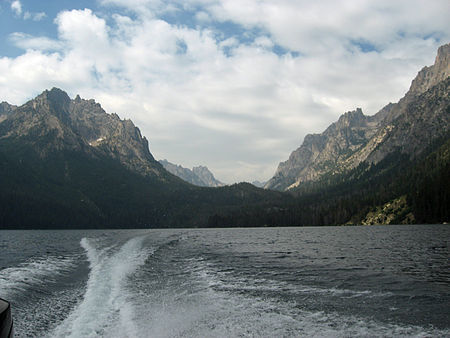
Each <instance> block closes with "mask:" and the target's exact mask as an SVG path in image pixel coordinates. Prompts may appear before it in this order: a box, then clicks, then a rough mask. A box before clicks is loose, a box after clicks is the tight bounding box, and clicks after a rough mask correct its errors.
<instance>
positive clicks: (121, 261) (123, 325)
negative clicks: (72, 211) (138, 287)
mask: <svg viewBox="0 0 450 338" xmlns="http://www.w3.org/2000/svg"><path fill="white" fill-rule="evenodd" d="M143 239H144V237H138V238H133V239H131V240H129V241H128V242H126V243H125V244H124V245H123V246H121V247H120V248H114V247H108V248H102V249H100V248H96V246H95V244H96V243H95V242H94V241H93V240H90V239H87V238H83V239H82V240H81V246H82V247H83V248H84V249H85V250H86V255H87V257H88V260H89V263H90V268H91V271H90V273H89V279H88V282H87V287H86V292H85V294H84V297H83V300H82V301H81V302H80V304H79V305H78V306H77V307H76V308H75V309H74V311H73V312H72V313H71V314H70V315H69V316H68V317H67V318H66V319H65V320H64V321H63V322H62V323H61V324H60V325H59V326H58V327H57V328H56V329H55V330H54V331H53V332H52V334H51V335H52V336H55V337H96V336H110V337H111V336H116V337H119V336H120V337H126V336H135V335H136V334H135V332H136V330H137V328H136V326H135V324H134V320H133V318H134V310H133V304H132V303H131V302H130V300H129V298H130V297H129V296H130V295H129V293H128V291H127V288H126V284H127V279H128V277H129V276H130V275H131V274H132V273H133V272H135V271H136V270H137V269H138V267H139V266H141V265H142V264H144V263H145V260H146V259H147V257H148V256H149V254H150V253H151V250H149V249H146V248H143V247H142V242H143Z"/></svg>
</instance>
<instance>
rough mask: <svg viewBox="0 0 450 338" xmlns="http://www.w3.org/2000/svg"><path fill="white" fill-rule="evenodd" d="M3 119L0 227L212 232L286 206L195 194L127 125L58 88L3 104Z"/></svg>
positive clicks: (238, 187) (247, 197)
mask: <svg viewBox="0 0 450 338" xmlns="http://www.w3.org/2000/svg"><path fill="white" fill-rule="evenodd" d="M0 116H1V120H0V177H1V180H0V229H6V228H27V229H36V228H40V229H43V228H44V229H47V228H117V227H118V228H143V227H144V228H148V227H198V226H216V225H217V224H218V218H219V217H220V215H222V214H233V213H236V212H239V210H240V209H241V208H243V207H245V208H251V209H253V208H262V209H263V210H265V209H267V208H271V207H273V205H278V204H282V203H284V202H286V201H288V200H289V199H291V197H289V196H286V195H282V194H280V193H275V192H267V191H264V190H262V189H257V188H255V187H253V186H251V185H250V184H235V185H232V186H229V187H223V188H216V189H210V188H202V187H196V186H193V185H191V184H189V183H187V182H185V181H183V180H181V179H180V178H178V177H176V176H175V175H172V174H171V173H169V172H168V171H167V170H165V169H164V168H163V166H162V165H161V164H160V163H159V162H158V161H156V160H155V159H154V157H153V155H152V154H151V152H150V150H149V147H148V141H147V140H146V138H145V137H142V135H141V133H140V131H139V129H138V128H137V127H136V126H135V125H134V124H133V123H132V122H131V121H130V120H121V119H120V118H119V116H117V115H116V114H108V113H106V112H105V111H104V110H103V109H102V108H101V106H100V104H98V103H96V102H95V101H94V100H84V99H81V98H80V97H79V96H77V97H76V98H75V99H70V98H69V96H68V95H67V94H66V93H65V92H64V91H62V90H60V89H57V88H53V89H52V90H49V91H48V90H46V91H44V92H43V93H42V94H40V95H39V96H37V97H36V98H34V99H32V100H30V101H28V102H26V103H25V104H23V105H21V106H18V107H15V106H12V105H9V104H7V103H3V104H1V111H0ZM202 171H203V170H202V169H201V168H200V170H199V171H198V172H202ZM259 222H260V223H259V225H262V224H265V223H267V220H266V219H261V220H260V221H259ZM263 222H264V223H263ZM235 224H236V225H241V226H249V225H258V224H257V223H255V222H254V221H253V220H251V219H247V218H242V219H241V220H240V221H239V222H236V223H235ZM221 225H224V223H223V222H222V223H221ZM225 225H234V224H228V223H226V224H225Z"/></svg>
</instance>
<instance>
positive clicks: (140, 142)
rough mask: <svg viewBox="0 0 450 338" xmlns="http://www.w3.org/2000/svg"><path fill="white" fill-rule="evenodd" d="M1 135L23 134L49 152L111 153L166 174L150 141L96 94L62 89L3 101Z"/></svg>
mask: <svg viewBox="0 0 450 338" xmlns="http://www.w3.org/2000/svg"><path fill="white" fill-rule="evenodd" d="M1 109H3V111H5V112H7V114H3V116H5V118H4V119H3V121H2V123H0V139H8V138H9V139H21V140H22V141H24V142H27V143H28V144H30V145H33V147H34V148H35V149H36V151H37V152H38V153H39V155H40V156H41V157H43V158H45V157H46V156H47V155H48V154H49V153H51V152H54V151H59V150H71V151H82V152H84V153H88V154H90V155H91V156H94V157H95V156H97V157H98V156H108V157H110V158H114V159H117V160H119V161H120V162H121V163H122V164H123V165H125V166H126V167H128V168H129V169H131V170H134V171H136V172H139V173H141V174H144V175H156V176H161V174H162V173H163V172H164V169H163V168H162V166H161V165H160V164H159V163H158V162H157V161H156V160H155V159H154V158H153V156H152V154H151V153H150V151H149V148H148V142H147V140H146V139H145V137H142V135H141V133H140V131H139V129H138V128H137V127H135V126H134V124H133V122H131V121H130V120H121V119H120V118H119V117H118V116H117V115H116V114H107V113H106V112H105V111H104V110H103V109H102V107H101V106H100V104H98V103H96V102H95V101H94V100H83V99H81V98H80V97H79V96H77V97H76V98H75V99H74V100H71V99H70V98H69V96H68V95H67V94H66V93H65V92H64V91H62V90H60V89H57V88H53V89H52V90H50V91H48V90H46V91H44V92H43V93H42V94H41V95H39V96H37V97H36V98H35V99H33V100H30V101H28V102H27V103H25V104H24V105H22V106H20V107H14V106H10V105H7V104H6V105H3V104H2V108H1Z"/></svg>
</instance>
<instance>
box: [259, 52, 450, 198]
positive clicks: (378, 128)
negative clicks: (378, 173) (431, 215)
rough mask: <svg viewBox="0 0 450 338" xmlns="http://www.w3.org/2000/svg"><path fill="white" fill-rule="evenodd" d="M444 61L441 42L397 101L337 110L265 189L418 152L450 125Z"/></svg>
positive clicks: (448, 70) (449, 57)
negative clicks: (370, 111) (373, 108)
mask: <svg viewBox="0 0 450 338" xmlns="http://www.w3.org/2000/svg"><path fill="white" fill-rule="evenodd" d="M449 61H450V44H446V45H444V46H442V47H440V48H439V50H438V54H437V56H436V60H435V63H434V65H432V66H430V67H424V68H423V69H422V70H421V71H420V72H419V73H418V75H417V77H416V78H415V79H414V80H413V81H412V84H411V88H410V89H409V91H408V92H407V93H406V95H405V96H404V97H403V98H402V99H401V100H400V101H399V102H398V103H395V104H393V103H389V104H388V105H386V106H385V107H384V108H383V109H381V110H380V111H379V112H378V113H377V114H375V115H374V116H365V115H364V114H363V113H362V110H361V109H360V108H358V109H356V110H354V111H351V112H347V113H345V114H343V115H342V116H341V117H340V118H339V120H338V121H336V122H335V123H333V124H331V125H330V126H329V127H328V128H327V129H326V130H325V131H324V132H323V133H322V134H314V135H307V136H306V137H305V140H304V142H303V144H302V145H301V146H300V147H299V148H298V149H297V150H295V151H293V152H292V153H291V155H290V157H289V159H288V160H287V161H285V162H281V163H280V164H279V166H278V169H277V171H276V173H275V175H274V177H273V178H272V179H270V180H269V182H268V183H267V184H266V186H265V187H266V188H270V189H278V190H285V189H289V188H295V187H297V186H298V185H299V184H301V183H302V182H306V181H315V180H317V179H320V177H322V176H323V175H325V174H328V175H334V174H340V173H344V172H346V171H348V170H351V169H352V168H355V167H356V166H358V165H359V164H360V163H362V162H366V163H370V164H376V163H378V162H380V161H381V160H383V159H384V158H386V156H388V155H389V154H392V153H394V152H401V153H403V154H407V155H409V157H410V158H415V157H416V156H418V155H419V154H421V152H423V151H424V150H425V149H426V147H427V146H428V145H429V144H431V143H432V140H434V139H438V138H439V137H444V136H445V135H446V133H448V130H449V129H450V121H449V120H450V115H449V114H448V99H449V89H448V86H449V83H450V78H449V76H450V63H449Z"/></svg>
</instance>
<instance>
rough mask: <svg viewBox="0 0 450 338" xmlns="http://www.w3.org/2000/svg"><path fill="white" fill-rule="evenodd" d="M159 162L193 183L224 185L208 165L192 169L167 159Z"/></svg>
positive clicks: (204, 185)
mask: <svg viewBox="0 0 450 338" xmlns="http://www.w3.org/2000/svg"><path fill="white" fill-rule="evenodd" d="M159 163H161V165H162V166H163V167H164V169H166V170H167V171H168V172H170V173H172V174H174V175H175V176H178V177H179V178H181V179H182V180H184V181H186V182H189V183H191V184H193V185H197V186H199V187H221V186H223V185H224V184H223V183H222V182H220V181H218V180H217V179H216V178H215V177H214V175H213V173H212V172H211V171H209V169H208V168H207V167H204V166H198V167H194V168H192V170H190V169H188V168H183V167H182V166H181V165H176V164H173V163H170V162H169V161H167V160H160V161H159Z"/></svg>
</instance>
